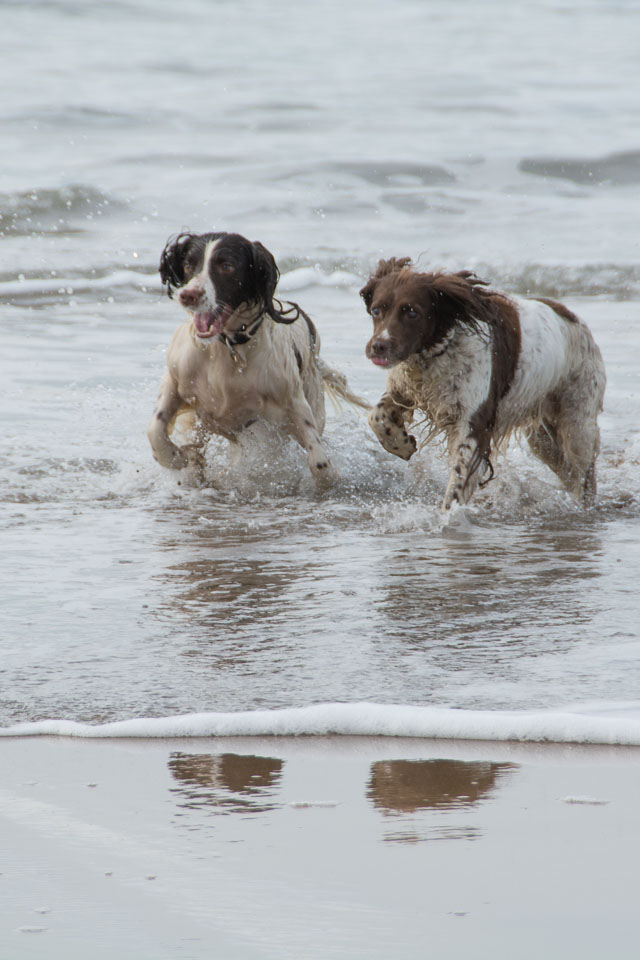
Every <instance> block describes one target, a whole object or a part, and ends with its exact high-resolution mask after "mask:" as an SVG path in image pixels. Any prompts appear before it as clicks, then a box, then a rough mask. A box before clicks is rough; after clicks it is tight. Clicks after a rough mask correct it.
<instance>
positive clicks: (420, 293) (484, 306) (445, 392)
mask: <svg viewBox="0 0 640 960" xmlns="http://www.w3.org/2000/svg"><path fill="white" fill-rule="evenodd" d="M360 294H361V296H362V298H363V300H364V302H365V304H366V307H367V311H368V312H369V314H370V315H371V317H372V319H373V336H372V337H371V339H370V340H369V342H368V344H367V348H366V352H367V356H368V357H369V359H370V360H372V361H373V363H374V364H376V365H377V366H380V367H384V368H386V369H388V371H389V373H388V377H387V389H386V392H385V394H384V396H383V397H382V399H381V400H380V402H379V403H378V404H377V405H376V406H375V407H374V408H373V410H372V411H371V413H370V415H369V423H370V424H371V426H372V428H373V430H374V432H375V434H376V436H377V437H378V439H379V441H380V443H381V444H382V446H383V447H384V448H385V450H388V451H389V452H390V453H393V454H395V455H396V456H398V457H402V458H403V459H405V460H408V459H409V458H410V457H411V456H412V455H413V454H414V453H415V451H416V448H417V444H416V440H415V438H414V437H413V436H410V435H409V433H408V429H407V428H408V427H409V425H410V424H411V422H412V420H413V417H414V414H415V413H422V414H423V415H424V417H425V418H426V422H427V424H428V428H429V429H428V434H427V438H426V439H427V440H429V439H431V438H432V437H433V436H435V435H437V434H441V435H443V436H444V437H445V439H446V441H447V446H448V452H449V458H450V466H451V469H450V476H449V482H448V485H447V489H446V493H445V496H444V501H443V504H442V508H443V509H444V510H448V509H449V508H450V507H451V505H452V504H453V503H454V502H458V503H461V504H464V503H468V501H469V500H470V499H471V497H472V495H473V493H474V491H475V489H476V487H477V486H478V484H481V485H483V484H484V483H485V482H488V480H489V479H491V477H492V475H493V468H492V466H491V461H490V456H491V452H492V449H495V448H500V447H501V446H506V444H507V442H508V439H509V437H510V435H511V434H512V433H513V432H514V431H516V430H519V431H521V432H522V433H523V434H524V436H525V437H526V438H527V441H528V443H529V446H530V448H531V450H532V451H533V453H534V454H535V455H536V456H537V457H538V458H539V459H540V460H542V462H543V463H545V464H547V466H549V467H551V469H552V470H553V471H554V472H555V473H556V474H557V476H558V477H559V478H560V480H561V482H562V483H563V485H564V487H565V488H566V489H567V490H568V491H570V492H571V493H572V494H574V495H575V496H576V497H578V498H579V499H580V500H581V501H582V503H583V504H585V505H588V504H590V503H592V502H593V499H594V497H595V493H596V479H595V461H596V458H597V456H598V450H599V445H600V432H599V429H598V423H597V418H598V414H599V412H600V411H601V410H602V400H603V396H604V389H605V383H606V377H605V370H604V364H603V361H602V357H601V355H600V351H599V349H598V347H597V345H596V344H595V342H594V340H593V337H592V336H591V333H590V332H589V330H588V328H587V327H586V325H585V324H584V323H582V322H581V321H580V320H579V319H578V317H576V316H575V314H573V313H572V312H571V311H570V310H568V309H567V308H566V307H565V306H563V305H562V304H560V303H556V302H555V301H553V300H547V299H544V298H540V299H524V298H521V297H516V296H511V295H509V296H507V295H506V294H503V293H498V292H496V291H493V290H490V289H487V284H486V283H485V282H484V281H482V280H479V279H478V278H477V277H475V276H474V275H473V274H471V273H469V272H467V271H463V272H461V273H453V274H451V273H419V272H417V271H416V270H414V269H412V266H411V260H410V259H409V258H404V259H391V260H381V261H380V262H379V264H378V267H377V270H376V272H375V273H374V274H373V275H372V276H371V277H370V278H369V280H368V282H367V283H366V285H365V286H364V287H363V288H362V290H361V291H360ZM425 442H426V441H425Z"/></svg>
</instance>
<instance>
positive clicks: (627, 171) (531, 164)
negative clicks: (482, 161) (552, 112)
mask: <svg viewBox="0 0 640 960" xmlns="http://www.w3.org/2000/svg"><path fill="white" fill-rule="evenodd" d="M518 169H519V170H521V171H522V173H532V174H534V175H535V176H538V177H553V178H556V179H559V180H570V181H571V182H572V183H578V184H580V185H581V186H586V185H593V186H602V185H607V184H609V185H611V186H615V187H626V186H629V185H630V184H635V183H640V150H628V151H626V152H624V153H611V154H609V155H607V156H604V157H595V158H582V157H574V158H561V157H524V158H523V159H522V160H521V161H520V163H519V164H518Z"/></svg>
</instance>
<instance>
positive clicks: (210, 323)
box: [193, 310, 224, 337]
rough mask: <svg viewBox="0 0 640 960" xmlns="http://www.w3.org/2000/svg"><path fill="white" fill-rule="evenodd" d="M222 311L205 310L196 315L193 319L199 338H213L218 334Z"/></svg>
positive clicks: (220, 326) (220, 327)
mask: <svg viewBox="0 0 640 960" xmlns="http://www.w3.org/2000/svg"><path fill="white" fill-rule="evenodd" d="M223 314H224V311H222V310H215V311H213V310H205V311H203V312H202V313H196V314H194V317H193V322H194V324H195V328H196V330H197V332H198V336H199V337H213V336H215V334H216V333H220V330H221V329H222V319H223Z"/></svg>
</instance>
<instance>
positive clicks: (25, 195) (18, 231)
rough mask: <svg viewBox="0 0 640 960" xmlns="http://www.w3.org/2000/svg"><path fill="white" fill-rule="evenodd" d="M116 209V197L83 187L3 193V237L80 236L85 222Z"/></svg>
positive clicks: (0, 233) (0, 227)
mask: <svg viewBox="0 0 640 960" xmlns="http://www.w3.org/2000/svg"><path fill="white" fill-rule="evenodd" d="M117 207H119V203H118V201H116V200H115V199H114V198H113V197H110V196H108V195H107V194H105V193H102V192H101V191H100V190H96V189H95V188H94V187H91V186H87V185H83V184H72V185H70V186H66V187H60V188H59V189H44V190H23V191H20V192H18V193H3V194H0V236H4V237H10V236H31V234H52V233H56V234H64V233H77V232H79V231H81V230H82V229H83V227H84V222H85V221H87V220H93V219H94V218H98V217H102V216H105V215H106V214H107V213H109V212H110V211H111V210H112V209H116V208H117ZM81 223H82V226H81V225H80V224H81Z"/></svg>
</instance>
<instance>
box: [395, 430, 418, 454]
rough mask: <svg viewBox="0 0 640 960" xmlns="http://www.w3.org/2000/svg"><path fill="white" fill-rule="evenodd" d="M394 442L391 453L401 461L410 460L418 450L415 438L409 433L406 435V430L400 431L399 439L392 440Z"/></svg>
mask: <svg viewBox="0 0 640 960" xmlns="http://www.w3.org/2000/svg"><path fill="white" fill-rule="evenodd" d="M394 441H395V446H394V448H393V452H394V453H395V454H396V455H397V456H398V457H402V459H403V460H410V459H411V457H412V456H413V455H414V453H415V452H416V450H417V449H418V444H417V441H416V438H415V437H414V436H412V435H411V434H410V433H407V431H406V430H403V431H402V436H401V437H396V438H394Z"/></svg>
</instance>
